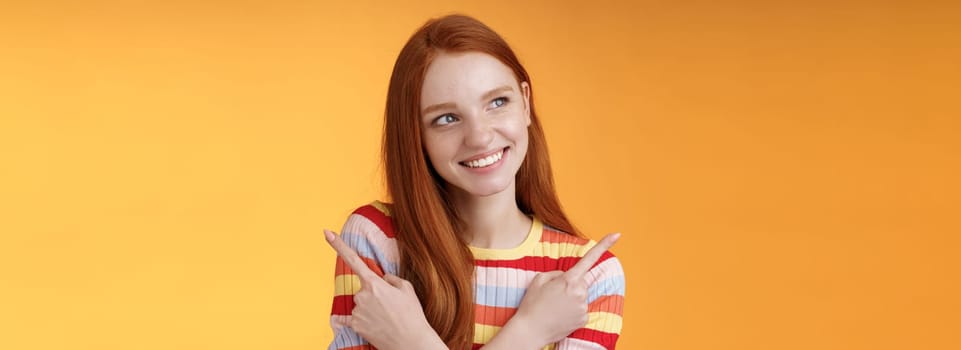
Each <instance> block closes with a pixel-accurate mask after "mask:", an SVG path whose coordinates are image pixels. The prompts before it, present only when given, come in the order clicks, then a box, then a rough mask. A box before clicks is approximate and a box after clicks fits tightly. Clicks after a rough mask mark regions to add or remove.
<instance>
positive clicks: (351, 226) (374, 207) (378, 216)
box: [343, 201, 395, 238]
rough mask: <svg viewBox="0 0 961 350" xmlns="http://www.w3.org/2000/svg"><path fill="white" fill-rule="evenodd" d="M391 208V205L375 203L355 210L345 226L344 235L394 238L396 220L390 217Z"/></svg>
mask: <svg viewBox="0 0 961 350" xmlns="http://www.w3.org/2000/svg"><path fill="white" fill-rule="evenodd" d="M390 208H391V205H390V204H389V203H384V202H381V201H373V202H370V203H368V204H365V205H362V206H360V207H358V208H357V209H354V210H353V211H352V212H351V213H350V216H348V217H347V222H346V223H345V224H344V229H343V231H344V233H347V232H353V233H355V234H364V235H367V236H371V235H373V236H384V237H386V238H394V236H395V229H394V220H393V219H392V218H391V217H390Z"/></svg>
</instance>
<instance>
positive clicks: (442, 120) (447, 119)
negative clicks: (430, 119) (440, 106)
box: [434, 113, 457, 125]
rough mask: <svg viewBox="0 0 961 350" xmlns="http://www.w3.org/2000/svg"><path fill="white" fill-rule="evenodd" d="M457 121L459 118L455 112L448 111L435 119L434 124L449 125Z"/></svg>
mask: <svg viewBox="0 0 961 350" xmlns="http://www.w3.org/2000/svg"><path fill="white" fill-rule="evenodd" d="M455 121H457V118H456V117H454V115H453V114H450V113H447V114H444V115H442V116H440V117H437V119H434V125H447V124H450V123H453V122H455Z"/></svg>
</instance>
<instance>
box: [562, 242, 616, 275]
mask: <svg viewBox="0 0 961 350" xmlns="http://www.w3.org/2000/svg"><path fill="white" fill-rule="evenodd" d="M620 237H621V234H620V233H612V234H609V235H607V236H604V238H602V239H601V241H600V242H597V244H595V245H594V246H593V247H591V249H590V250H588V251H587V253H586V254H584V256H583V257H581V260H580V261H578V262H577V264H574V267H571V268H570V269H569V270H567V272H565V273H564V276H567V277H582V276H584V274H586V273H587V271H590V269H591V267H593V266H594V264H595V263H597V260H600V258H601V256H603V255H604V252H606V251H607V250H608V249H610V248H611V247H612V246H614V243H615V242H617V239H618V238H620Z"/></svg>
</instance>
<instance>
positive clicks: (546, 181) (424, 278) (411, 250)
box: [383, 15, 580, 349]
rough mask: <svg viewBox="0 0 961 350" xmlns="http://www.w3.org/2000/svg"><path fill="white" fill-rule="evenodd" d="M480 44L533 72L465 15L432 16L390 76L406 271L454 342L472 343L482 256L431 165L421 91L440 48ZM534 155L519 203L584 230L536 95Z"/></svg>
mask: <svg viewBox="0 0 961 350" xmlns="http://www.w3.org/2000/svg"><path fill="white" fill-rule="evenodd" d="M465 51H476V52H481V53H485V54H488V55H491V56H493V57H495V58H497V59H498V60H500V61H501V62H502V63H504V64H505V65H506V66H508V67H510V68H511V70H512V71H513V72H514V75H515V77H516V78H517V81H518V83H520V82H525V81H526V82H527V83H528V85H529V86H530V88H531V89H532V91H533V84H531V79H530V76H528V74H527V70H525V69H524V67H523V66H521V64H520V62H519V61H518V60H517V56H515V55H514V52H513V50H511V49H510V47H509V46H508V45H507V42H505V41H504V39H503V38H501V36H500V35H498V34H497V33H495V32H494V31H493V30H491V29H490V28H489V27H487V26H486V25H484V24H483V23H481V22H480V21H478V20H476V19H473V18H471V17H467V16H463V15H450V16H446V17H442V18H437V19H432V20H430V21H428V22H427V23H425V24H424V25H423V26H422V27H421V28H420V29H419V30H417V32H415V33H414V34H413V36H411V38H410V40H408V41H407V44H406V45H404V48H403V49H402V50H401V52H400V55H398V57H397V61H396V62H395V64H394V70H393V73H392V74H391V77H390V86H389V88H388V91H387V108H386V111H385V116H384V140H383V142H384V143H383V159H384V168H385V174H386V180H387V181H386V182H387V192H388V194H389V196H390V200H391V201H392V202H393V205H392V207H391V216H392V217H393V219H394V223H395V225H396V227H397V231H398V234H397V237H396V239H397V244H398V249H399V252H400V262H401V264H400V276H401V277H403V278H405V279H407V280H409V281H410V282H411V283H412V284H413V285H414V289H415V290H416V292H417V296H418V298H419V299H420V302H421V305H422V307H423V309H424V314H425V316H426V317H427V321H428V322H429V323H430V325H431V326H432V327H433V328H434V330H435V331H436V332H437V334H438V335H439V336H440V337H441V339H443V340H444V342H445V343H446V344H447V346H448V347H449V348H450V349H467V348H470V347H471V344H472V343H473V333H474V290H473V284H472V279H473V272H474V261H473V259H474V258H473V255H472V254H471V252H470V249H469V248H468V246H467V242H465V241H464V240H463V239H462V238H461V237H460V235H458V234H457V233H458V232H462V231H463V228H464V227H463V226H464V224H463V222H462V221H461V220H460V219H459V218H458V215H457V211H456V209H455V208H454V207H453V206H452V203H451V201H450V200H449V198H450V197H449V196H448V193H447V190H446V189H445V185H444V184H445V181H444V179H442V178H441V177H440V175H438V174H437V172H436V171H435V170H434V169H433V167H432V166H431V164H430V161H429V160H428V158H427V155H426V153H425V151H424V148H423V147H424V146H423V144H422V139H421V123H420V120H421V118H420V96H421V87H422V86H423V84H424V76H425V73H426V72H427V67H428V66H429V65H430V63H431V62H432V61H433V59H434V57H436V56H437V54H438V53H440V52H465ZM530 117H531V124H530V126H529V127H528V137H529V141H528V143H529V144H528V149H527V155H526V156H525V158H524V161H523V163H522V164H521V167H520V169H519V170H518V172H517V175H516V179H515V181H516V191H517V193H516V197H517V205H518V207H519V208H520V210H521V211H522V212H524V213H525V214H527V215H533V216H537V217H538V218H540V219H541V221H542V222H544V223H545V224H546V225H548V226H551V227H553V228H556V229H558V230H561V231H564V232H568V233H570V234H574V235H578V236H579V235H580V234H579V232H578V231H577V229H575V227H574V226H573V225H572V224H571V222H570V221H569V220H568V219H567V216H566V215H565V214H564V211H563V210H562V209H561V205H560V202H559V201H558V199H557V195H556V193H555V191H554V178H553V175H552V174H551V165H550V158H549V157H548V155H547V142H546V140H545V137H544V130H543V129H542V128H541V123H540V121H539V120H538V118H537V113H535V111H534V96H533V92H531V97H530Z"/></svg>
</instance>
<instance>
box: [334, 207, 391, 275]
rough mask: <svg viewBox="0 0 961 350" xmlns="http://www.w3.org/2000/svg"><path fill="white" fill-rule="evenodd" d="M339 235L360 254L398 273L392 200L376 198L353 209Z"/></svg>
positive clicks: (386, 269) (388, 270) (389, 270)
mask: <svg viewBox="0 0 961 350" xmlns="http://www.w3.org/2000/svg"><path fill="white" fill-rule="evenodd" d="M340 236H341V238H342V239H343V240H344V243H347V246H349V247H351V248H352V249H354V251H356V252H357V254H359V255H360V256H361V257H364V258H368V259H371V260H373V261H375V262H377V263H378V264H379V265H380V266H383V267H384V268H385V271H386V272H389V273H395V274H396V273H397V271H396V270H397V269H396V263H397V262H398V260H399V259H398V255H399V254H398V250H397V242H396V240H395V239H394V236H395V229H394V221H393V219H391V217H390V204H387V203H383V202H379V201H374V202H371V203H368V204H365V205H362V206H360V207H358V208H356V209H354V210H353V211H352V212H351V214H350V215H349V216H348V217H347V221H346V222H345V223H344V226H343V228H341V232H340Z"/></svg>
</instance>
